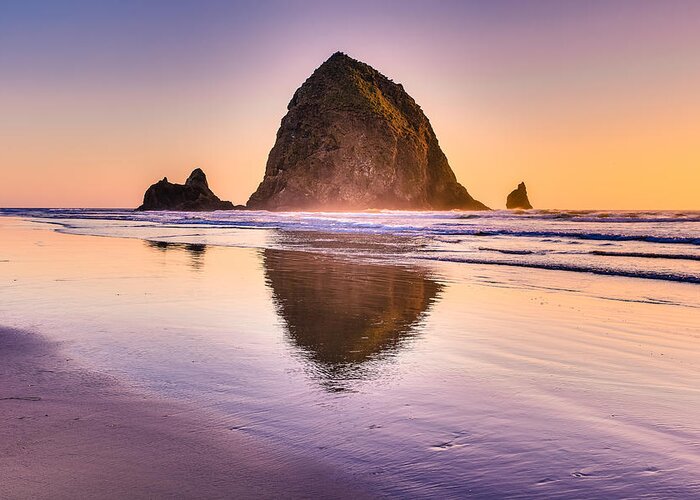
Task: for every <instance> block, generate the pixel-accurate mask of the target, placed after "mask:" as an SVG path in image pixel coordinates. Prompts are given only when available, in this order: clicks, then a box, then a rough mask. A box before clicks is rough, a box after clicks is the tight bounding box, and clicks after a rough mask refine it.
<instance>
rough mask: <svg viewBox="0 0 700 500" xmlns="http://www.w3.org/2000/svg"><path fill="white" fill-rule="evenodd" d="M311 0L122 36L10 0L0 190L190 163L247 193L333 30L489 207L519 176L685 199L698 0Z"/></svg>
mask: <svg viewBox="0 0 700 500" xmlns="http://www.w3.org/2000/svg"><path fill="white" fill-rule="evenodd" d="M272 4H275V2H271V3H270V5H272ZM311 4H313V8H312V6H311ZM311 4H310V6H307V7H305V8H303V9H292V8H291V7H289V6H286V7H285V6H284V5H283V4H282V3H280V4H279V5H276V7H275V9H272V10H275V12H274V13H273V12H269V11H266V10H265V9H262V7H260V9H261V10H259V11H258V10H255V9H256V8H255V7H251V6H248V7H245V8H243V7H239V10H235V8H234V7H230V8H229V10H225V9H224V7H221V6H219V7H217V8H218V9H219V10H217V9H216V8H212V11H211V12H210V11H206V12H203V11H202V12H200V11H198V10H193V11H192V12H194V14H193V13H192V12H190V11H189V10H187V9H185V8H184V7H182V8H181V9H180V10H177V11H174V12H173V13H171V14H170V15H166V16H165V17H164V18H161V17H159V16H160V14H158V13H157V12H151V11H147V12H142V13H140V14H142V16H141V18H140V20H139V21H130V22H132V23H140V24H136V25H133V26H132V25H130V26H128V28H129V29H131V30H135V32H136V33H138V34H139V36H137V37H136V40H135V41H133V42H131V41H126V40H124V38H123V37H124V35H125V33H124V32H123V30H124V29H126V28H125V27H123V26H121V25H119V24H118V23H117V21H115V20H114V19H117V20H118V19H119V16H120V15H124V16H126V14H125V13H123V12H111V11H108V12H102V11H98V10H95V11H87V12H81V14H82V15H81V16H78V18H77V19H73V18H72V17H70V18H69V17H66V18H56V20H54V18H51V21H50V22H51V23H52V24H51V25H50V26H48V27H47V26H46V25H45V24H42V23H46V22H47V21H46V19H47V18H48V17H47V18H41V17H40V16H39V14H38V13H36V12H33V11H30V10H31V9H29V8H27V9H28V11H26V12H25V11H21V12H17V13H10V14H8V15H7V16H5V18H6V21H0V45H4V46H5V47H7V46H9V45H8V43H9V42H13V44H14V45H13V47H14V48H15V49H16V50H15V51H14V52H13V53H10V52H7V53H5V52H3V51H2V49H0V72H2V74H3V79H2V80H3V81H2V82H0V108H2V110H3V113H2V118H0V169H1V171H2V182H0V206H1V207H30V206H34V207H37V206H42V207H125V208H127V207H136V206H138V205H139V204H140V202H141V200H142V196H143V192H144V191H145V189H146V188H147V187H148V186H149V185H150V184H152V183H153V182H155V181H157V180H158V179H160V178H162V177H164V176H167V177H168V179H170V180H171V181H174V182H183V181H184V180H185V178H186V177H187V175H188V174H189V172H190V171H191V170H192V169H193V168H195V167H197V166H199V167H201V168H202V169H203V170H204V171H205V172H206V174H207V176H208V178H209V182H210V186H211V187H212V189H213V190H214V192H215V193H217V194H218V195H219V196H220V197H221V198H222V199H227V200H231V201H233V202H234V203H237V204H242V203H245V202H246V200H247V198H248V196H249V195H250V193H251V192H253V191H254V190H255V188H256V187H257V184H258V183H259V182H260V181H261V180H262V176H263V173H264V169H265V162H266V159H267V154H268V152H269V150H270V148H271V147H272V145H273V143H274V140H275V134H276V131H277V128H278V126H279V121H280V119H281V118H282V116H283V115H284V113H285V112H286V105H287V103H288V101H289V99H290V98H291V96H292V94H293V92H294V90H295V89H296V88H298V87H299V86H300V85H301V84H302V83H303V81H304V79H305V78H306V77H308V76H309V75H310V74H311V72H312V71H313V70H314V68H316V67H317V66H319V65H320V64H321V63H322V62H323V60H325V58H327V57H328V56H329V55H330V54H331V53H333V52H334V51H336V50H343V51H345V52H347V53H348V54H349V55H351V56H353V57H355V58H357V59H360V60H363V61H364V62H367V63H368V64H370V65H372V66H374V67H375V68H377V69H378V70H379V71H381V72H382V73H384V74H385V75H387V76H388V77H389V78H392V79H393V80H395V81H397V82H401V83H403V85H404V87H405V88H406V90H407V91H408V92H409V94H411V95H412V96H413V97H414V98H415V99H416V101H417V102H418V104H419V105H421V107H422V108H423V110H424V111H425V113H426V115H427V116H428V118H429V119H430V120H431V123H432V125H433V127H434V129H435V131H436V133H437V136H438V139H439V140H440V144H441V146H442V148H443V150H444V152H445V154H446V155H447V157H448V159H449V162H450V165H451V166H452V169H453V170H454V171H455V173H456V175H457V178H458V179H459V181H460V182H461V183H462V184H463V185H464V186H465V187H466V188H467V189H468V190H469V192H470V194H471V195H472V196H474V197H475V198H476V199H478V200H480V201H482V202H484V203H486V204H487V205H489V206H490V207H492V208H504V205H505V198H506V195H507V194H508V193H509V192H510V191H511V190H512V189H514V188H515V187H516V185H517V184H518V182H520V181H525V182H526V184H527V187H528V191H529V194H530V199H531V201H532V203H533V205H534V206H535V207H536V208H571V209H700V203H699V202H698V196H697V186H698V184H700V148H699V147H698V144H699V143H700V96H698V93H697V89H698V88H700V57H699V56H698V54H700V42H699V41H698V38H697V33H698V32H700V5H698V4H694V3H692V2H684V1H681V0H679V1H676V2H668V3H664V4H660V3H654V2H629V3H625V2H620V3H619V4H616V5H615V6H612V5H607V6H606V5H604V4H601V5H599V6H596V7H594V6H589V7H584V6H574V5H569V6H559V7H557V8H554V7H553V6H552V5H554V4H552V5H550V8H549V9H548V10H547V11H546V12H542V10H543V9H542V3H538V2H533V3H532V5H529V4H528V5H529V7H530V8H528V7H525V5H526V4H527V2H523V3H518V4H511V3H509V2H503V3H502V7H500V8H496V7H486V6H481V7H475V6H473V5H472V6H466V5H460V4H452V3H449V2H445V3H444V4H440V5H439V6H437V5H430V4H429V3H421V2H407V3H406V4H402V5H405V6H406V7H405V8H404V9H403V10H401V11H400V12H397V11H396V9H392V8H391V2H388V3H387V5H386V6H384V7H381V8H377V10H376V12H375V15H374V16H373V17H372V18H371V19H367V20H366V22H364V24H362V31H361V32H358V30H357V26H359V24H358V23H360V20H365V17H364V14H363V10H362V9H361V8H359V7H357V6H355V7H352V6H349V5H343V6H340V5H338V4H335V5H331V3H327V4H323V3H319V4H315V3H314V2H312V3H311ZM499 5H500V4H499ZM516 6H520V7H516ZM537 6H539V7H537ZM394 7H396V6H395V5H394ZM364 8H365V9H366V8H369V5H365V7H364ZM47 9H48V7H47ZM76 9H77V7H76ZM86 9H87V7H86ZM93 9H97V7H94V8H93ZM105 9H106V8H105ZM144 9H146V7H144ZM241 9H242V10H241ZM246 9H247V10H246ZM470 9H471V10H470ZM243 10H245V12H243ZM297 10H298V11H299V12H296V11H297ZM516 11H518V12H516ZM11 14H14V15H15V18H13V16H12V15H11ZM132 14H133V13H132V12H130V13H129V15H132ZM157 14H158V15H157ZM244 14H245V15H244ZM188 16H189V17H188ZM193 16H194V17H193ZM7 19H9V20H7ZM37 19H43V20H42V21H41V22H39V21H38V20H37ZM241 19H243V21H245V23H243V21H241ZM426 20H429V21H430V23H428V24H429V25H430V26H439V27H440V29H437V28H436V29H434V30H432V29H430V30H429V31H430V32H427V31H425V29H424V28H421V29H418V27H425V26H426V24H425V21H426ZM224 21H231V23H233V24H234V25H232V26H229V25H227V24H226V22H224ZM3 22H4V23H5V24H7V25H8V26H10V27H11V28H14V29H8V30H6V31H7V33H6V34H3V33H2V31H3V30H2V28H3V26H4V25H3V24H2V23H3ZM249 22H250V23H249ZM13 23H14V24H13ZM81 23H84V24H81ZM89 23H91V24H89ZM151 23H155V24H151ZM158 23H160V24H158ZM189 23H192V24H191V25H190V24H189ZM235 23H243V24H241V29H240V30H238V31H236V24H235ZM246 23H249V25H248V24H246ZM244 25H245V26H247V27H246V28H245V29H243V26H244ZM77 26H80V27H83V28H85V29H84V31H80V32H78V34H75V29H76V27H77ZM86 26H89V27H86ZM317 26H320V28H318V29H315V27H317ZM183 27H187V28H188V29H192V34H187V35H182V34H181V32H180V31H179V29H180V28H183ZM467 28H468V29H467ZM148 30H152V31H153V32H154V33H153V34H152V35H151V34H150V32H149V31H148ZM47 32H48V34H47ZM416 33H422V35H421V36H417V35H416ZM195 35H196V36H195ZM3 40H5V42H8V43H5V42H3ZM285 40H287V41H293V42H294V43H291V42H290V43H284V41H285ZM137 42H138V43H137ZM5 75H8V77H7V78H5Z"/></svg>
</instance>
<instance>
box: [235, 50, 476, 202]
mask: <svg viewBox="0 0 700 500" xmlns="http://www.w3.org/2000/svg"><path fill="white" fill-rule="evenodd" d="M287 109H288V112H287V114H286V116H285V117H284V118H283V119H282V123H281V126H280V128H279V131H278V132H277V139H276V142H275V145H274V146H273V148H272V150H271V151H270V155H269V157H268V161H267V166H266V169H265V176H264V179H263V181H262V182H261V183H260V185H259V187H258V189H257V190H256V191H255V193H253V194H252V195H251V197H250V199H249V200H248V207H249V208H253V209H267V210H300V209H306V210H319V209H322V210H362V209H371V208H387V209H433V210H444V209H468V210H484V209H487V207H486V206H485V205H484V204H482V203H480V202H478V201H476V200H475V199H474V198H472V197H471V196H470V195H469V193H468V192H467V190H466V189H465V188H464V186H462V185H461V184H460V183H459V182H457V179H456V177H455V174H454V173H453V172H452V169H451V168H450V165H449V164H448V162H447V158H446V157H445V155H444V153H443V152H442V150H441V149H440V145H439V144H438V140H437V137H436V136H435V132H434V131H433V129H432V127H431V125H430V122H429V121H428V118H427V117H426V116H425V114H424V113H423V111H422V110H421V108H420V107H419V106H418V104H416V102H415V101H414V100H413V98H412V97H411V96H409V95H408V94H407V93H406V91H405V90H404V88H403V86H402V85H400V84H397V83H394V82H392V81H391V80H389V79H388V78H387V77H385V76H384V75H382V74H381V73H379V72H378V71H377V70H375V69H373V68H372V67H370V66H369V65H367V64H365V63H362V62H360V61H357V60H355V59H352V58H351V57H349V56H347V55H345V54H343V53H341V52H336V53H335V54H333V55H332V56H331V57H330V58H329V59H328V60H327V61H326V62H324V63H323V64H322V65H321V66H320V67H319V68H318V69H316V71H314V73H313V74H312V75H311V76H310V77H309V78H308V79H307V80H306V82H304V84H303V85H302V86H301V87H300V88H299V89H298V90H297V91H296V92H295V93H294V96H293V97H292V100H291V102H290V103H289V105H288V106H287Z"/></svg>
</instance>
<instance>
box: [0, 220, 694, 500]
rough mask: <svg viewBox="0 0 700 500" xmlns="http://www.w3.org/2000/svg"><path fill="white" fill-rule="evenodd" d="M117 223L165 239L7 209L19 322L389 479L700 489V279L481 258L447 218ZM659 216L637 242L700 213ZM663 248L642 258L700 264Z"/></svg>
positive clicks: (619, 490)
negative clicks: (387, 227)
mask: <svg viewBox="0 0 700 500" xmlns="http://www.w3.org/2000/svg"><path fill="white" fill-rule="evenodd" d="M655 217H657V218H658V216H655ZM467 220H468V219H467ZM52 222H57V220H55V219H54V220H52ZM59 222H61V224H60V225H59V226H58V227H59V228H61V230H62V231H63V230H65V229H66V228H69V229H70V230H71V231H73V232H78V233H80V232H92V233H93V234H103V233H100V231H106V230H105V229H104V228H105V226H106V225H105V223H104V222H103V221H101V220H97V221H91V220H89V219H85V218H83V219H76V220H71V221H68V220H67V219H65V218H63V219H60V221H59ZM394 222H396V219H394ZM450 223H452V222H450ZM684 223H685V224H687V225H689V224H692V223H693V222H692V221H691V222H689V221H686V222H684ZM696 223H697V222H696ZM119 224H120V226H119V227H118V228H117V229H115V227H114V226H112V227H111V229H110V231H112V233H119V234H120V235H121V236H130V237H132V238H139V237H143V238H151V239H150V240H146V239H144V240H141V239H125V238H96V237H90V236H83V235H74V234H62V233H58V232H56V231H54V230H53V228H54V227H56V226H54V225H48V224H38V223H35V222H29V221H27V220H25V219H19V218H0V235H1V236H2V248H1V249H0V280H1V281H0V284H1V286H0V324H3V325H5V326H12V327H20V328H27V329H31V330H36V331H38V332H41V333H44V334H46V335H48V336H50V337H51V338H53V339H57V340H61V341H62V342H63V345H64V348H65V350H66V352H67V353H69V354H70V355H74V356H76V357H79V358H81V360H83V361H84V362H85V363H87V364H89V365H91V366H94V367H97V368H99V369H100V370H102V371H106V372H107V373H109V374H112V375H114V376H117V377H119V378H121V379H125V380H128V381H129V382H130V383H131V384H133V385H134V386H136V387H139V388H143V389H144V390H147V391H152V392H154V393H156V394H162V395H166V396H169V397H176V398H180V399H184V400H187V401H190V402H191V403H193V405H195V406H197V407H206V408H207V409H208V410H213V411H215V412H216V413H217V414H218V415H220V418H221V425H225V426H227V427H228V428H230V429H231V432H242V433H247V434H250V435H253V436H256V437H258V438H260V439H264V440H268V441H272V442H276V443H279V444H280V445H284V446H290V447H293V448H295V449H297V450H300V451H302V452H304V453H307V454H309V455H312V456H315V457H319V458H321V459H322V460H324V461H326V462H328V463H330V464H333V465H336V466H338V467H342V468H344V469H347V470H349V471H351V472H352V473H354V474H355V475H356V476H357V479H358V481H367V482H371V483H373V484H376V486H377V488H378V489H379V491H380V492H383V493H387V494H390V495H406V494H411V495H414V496H438V495H442V496H448V497H449V496H454V497H456V496H464V495H466V494H471V495H474V496H489V495H500V496H509V497H526V496H530V497H531V496H554V497H561V498H565V497H571V498H580V497H582V496H586V497H606V498H621V497H639V496H640V495H642V494H648V495H651V496H654V497H659V498H669V497H679V498H680V497H691V496H698V495H700V294H699V293H698V292H699V290H700V289H699V288H698V285H697V284H695V283H693V282H692V280H690V281H688V280H678V279H664V278H663V277H662V278H661V279H641V278H639V277H630V276H628V275H622V276H620V275H619V274H620V273H610V274H615V275H600V274H591V273H581V272H565V271H561V270H552V269H539V268H537V266H529V267H528V268H527V269H525V268H520V267H514V266H512V265H507V266H504V265H492V264H491V262H486V263H484V262H482V263H474V262H471V263H465V262H470V261H471V260H474V259H469V260H468V259H464V258H461V259H457V258H454V257H455V255H454V254H455V253H461V254H464V252H466V251H467V250H465V247H464V244H462V246H461V247H459V248H458V245H457V244H455V243H454V242H453V241H452V240H449V238H452V237H453V236H454V235H452V236H450V235H447V236H446V235H445V234H443V233H444V231H443V233H441V234H439V235H437V236H435V235H433V236H430V237H426V236H425V235H416V234H412V233H410V232H406V231H403V230H402V231H345V230H342V231H329V230H328V228H325V229H324V228H322V227H319V224H318V223H314V227H313V228H311V230H309V229H308V228H307V229H306V230H303V231H302V230H298V228H297V229H295V228H290V227H282V228H280V227H276V226H275V227H261V228H259V229H255V230H252V231H251V230H248V229H241V228H231V227H228V226H227V227H219V226H217V227H216V228H214V229H208V230H204V231H203V230H202V229H201V228H199V227H198V228H196V231H193V230H192V229H193V228H192V227H190V226H189V225H185V227H174V226H173V225H168V226H164V225H163V224H162V223H158V222H154V221H141V222H139V223H134V221H133V220H129V221H127V222H126V223H124V221H119ZM415 224H416V222H415V221H414V220H412V221H411V222H410V224H409V223H406V224H403V225H405V226H408V225H415ZM430 224H431V225H434V224H435V221H431V222H430ZM492 224H496V223H495V222H492ZM533 224H540V223H539V222H533ZM577 224H578V226H581V227H583V226H585V224H597V223H596V222H590V223H589V222H586V221H583V220H582V221H579V222H578V223H577ZM648 224H649V225H650V226H649V227H651V226H652V225H657V226H658V225H662V224H663V223H662V222H648ZM137 226H139V227H137ZM153 226H155V227H153ZM86 227H87V228H88V229H85V228H86ZM693 227H694V226H693ZM164 229H165V230H167V232H168V234H165V232H164ZM541 229H542V228H541V227H539V229H538V230H540V231H539V232H542V231H541ZM188 231H189V233H188ZM239 231H244V232H245V233H244V234H238V232H239ZM566 231H568V232H569V233H571V232H575V231H576V230H574V229H572V228H568V229H567V230H566ZM596 231H597V233H596V234H599V233H600V232H601V231H602V230H599V229H597V230H596ZM596 231H590V230H588V232H587V234H593V233H594V232H596ZM634 231H638V232H639V234H640V235H641V236H645V235H644V234H641V233H642V232H644V233H649V232H650V231H652V229H649V228H645V229H644V230H642V229H634V230H633V231H628V232H627V233H625V234H628V233H630V232H634ZM653 231H656V232H655V233H653V234H651V233H649V234H646V236H649V237H652V236H653V237H654V238H657V239H660V238H662V237H663V238H666V240H665V242H660V241H659V242H652V241H651V240H649V241H645V240H642V239H638V240H635V243H634V244H635V245H644V244H649V245H651V244H657V245H676V244H677V245H685V246H683V249H682V252H680V251H677V249H676V248H675V247H674V248H672V250H673V252H674V253H675V254H680V253H683V252H690V254H692V255H695V254H694V253H693V252H697V249H696V247H695V246H694V244H693V243H692V242H690V241H689V238H693V237H695V236H694V235H693V234H692V232H691V231H685V232H683V231H680V230H678V229H677V228H676V229H673V230H672V231H669V230H668V229H666V228H663V227H662V228H661V229H653ZM154 232H155V233H156V234H157V235H158V237H156V238H155V239H153V235H154ZM462 232H463V233H464V230H462ZM670 232H672V233H674V234H670ZM188 234H190V235H194V236H188ZM203 234H204V236H202V235H203ZM222 234H225V236H222ZM168 236H169V237H168ZM501 236H502V235H501ZM501 236H495V237H494V238H495V239H494V238H491V239H489V240H488V243H487V244H488V245H493V244H495V243H500V244H502V245H503V246H502V247H498V249H499V250H504V249H505V250H512V251H522V250H523V249H524V248H523V246H522V245H516V244H515V243H513V241H512V240H507V239H504V238H501ZM618 236H619V234H618ZM445 237H446V238H448V240H449V241H447V243H445V245H447V248H441V247H440V245H441V244H442V243H441V242H440V238H445ZM454 237H455V238H457V237H458V236H454ZM459 237H461V238H465V236H464V235H462V236H459ZM551 237H552V236H543V237H538V238H544V239H546V238H551ZM672 237H673V238H676V239H677V240H678V239H679V238H685V239H686V240H688V241H685V240H684V241H685V242H684V243H669V241H670V240H669V238H672ZM498 238H501V239H500V240H499V239H498ZM529 238H530V239H529V240H528V241H531V242H532V245H531V246H536V245H538V244H547V242H544V243H542V242H540V240H539V239H537V241H532V238H531V237H529ZM557 238H564V237H563V236H559V237H557ZM555 239H556V238H555ZM647 239H648V238H647ZM222 240H225V241H222ZM596 241H598V242H599V241H600V240H596ZM610 241H611V240H610V239H608V240H606V242H610ZM625 241H627V240H625ZM679 241H680V240H679ZM206 243H209V244H206ZM222 244H225V245H230V246H221V245H222ZM468 244H469V245H471V242H469V243H468ZM584 244H586V243H584ZM456 245H457V246H456ZM480 245H482V246H483V244H480ZM554 245H555V246H556V245H559V246H563V245H565V243H561V242H558V243H557V242H555V243H554ZM240 247H247V248H240ZM506 247H507V248H506ZM529 249H531V248H529ZM442 250H445V251H442ZM593 250H595V249H594V248H593V247H591V248H586V251H587V252H589V251H593ZM618 250H620V249H618ZM622 250H624V251H626V252H627V253H632V252H631V251H629V248H624V249H622ZM471 251H472V252H473V253H474V255H480V253H479V251H477V250H471ZM547 251H548V252H550V253H551V252H553V251H556V250H553V247H552V246H551V245H550V246H549V247H547ZM640 251H641V250H640ZM643 251H644V252H647V250H646V249H643ZM654 251H655V253H661V252H664V251H670V250H668V249H667V250H663V249H661V250H660V251H659V248H656V247H655V248H654ZM431 252H432V253H431ZM481 252H482V253H485V254H500V253H502V252H493V251H490V250H483V251H481ZM439 253H441V254H448V257H449V258H441V257H440V258H434V257H435V256H436V255H437V254H439ZM502 254H503V255H506V256H507V257H508V258H509V259H514V260H513V262H514V263H517V262H520V261H519V260H518V259H519V258H520V254H514V253H511V254H508V253H502ZM425 255H429V256H430V258H422V257H424V256H425ZM552 255H554V254H552ZM593 255H594V256H595V257H596V258H602V257H604V256H603V255H597V256H596V255H595V254H593ZM462 257H464V255H462ZM526 258H527V257H526ZM542 258H544V259H549V258H558V257H551V255H549V256H545V257H542ZM567 258H570V257H567ZM591 258H593V257H591ZM609 258H611V259H616V258H620V257H609ZM624 258H626V259H639V258H640V257H624ZM643 259H644V260H645V262H646V261H650V260H654V262H657V261H658V260H660V259H658V258H651V257H643ZM663 260H664V261H668V262H661V263H660V264H652V266H657V265H660V266H665V267H662V268H656V267H652V268H644V271H645V272H647V273H657V274H666V275H668V274H672V275H673V276H681V275H684V276H691V277H692V276H694V275H695V273H697V266H695V264H696V263H697V261H696V260H693V259H692V258H691V259H673V258H671V259H663ZM681 260H682V262H683V263H684V264H683V265H685V267H682V266H679V264H678V262H679V261H681ZM526 263H527V264H531V263H532V261H529V260H526ZM597 264H598V263H596V265H597ZM625 265H629V269H631V270H637V271H639V270H640V268H641V267H642V266H641V265H640V266H634V265H633V262H631V261H630V263H628V264H625ZM694 266H695V267H694ZM607 268H608V269H609V268H614V269H616V270H617V269H619V268H620V265H618V264H617V263H614V264H613V265H611V266H607ZM554 269H556V268H554ZM699 275H700V274H699Z"/></svg>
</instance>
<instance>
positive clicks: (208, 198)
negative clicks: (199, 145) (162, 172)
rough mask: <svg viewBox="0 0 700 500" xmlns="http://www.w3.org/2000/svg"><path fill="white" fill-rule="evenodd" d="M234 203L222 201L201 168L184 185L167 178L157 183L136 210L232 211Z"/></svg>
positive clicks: (147, 192)
mask: <svg viewBox="0 0 700 500" xmlns="http://www.w3.org/2000/svg"><path fill="white" fill-rule="evenodd" d="M234 208H238V207H234V205H233V203H231V202H230V201H222V200H220V199H219V197H218V196H216V195H215V194H214V193H213V192H212V190H211V189H209V184H208V183H207V176H206V175H205V174H204V171H202V169H201V168H196V169H194V170H193V171H192V173H191V174H190V176H189V177H188V178H187V180H186V181H185V183H184V184H174V183H171V182H168V178H167V177H163V180H161V181H158V182H156V183H155V184H153V185H151V187H149V188H148V189H147V190H146V193H145V194H144V195H143V204H142V205H141V206H140V207H139V208H137V209H136V210H182V211H208V210H232V209H234Z"/></svg>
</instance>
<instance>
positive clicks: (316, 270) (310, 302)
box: [263, 249, 442, 381]
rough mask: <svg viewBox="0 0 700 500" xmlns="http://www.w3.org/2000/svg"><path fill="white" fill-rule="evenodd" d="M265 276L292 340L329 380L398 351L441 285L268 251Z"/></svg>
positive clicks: (413, 275)
mask: <svg viewBox="0 0 700 500" xmlns="http://www.w3.org/2000/svg"><path fill="white" fill-rule="evenodd" d="M263 262H264V268H265V276H266V279H267V281H268V284H269V286H270V288H271V289H272V293H273V296H274V300H275V303H276V305H277V309H278V312H279V314H280V316H281V317H282V319H284V322H285V323H286V326H287V331H288V334H289V337H290V339H291V340H292V341H293V342H294V344H296V346H298V347H299V348H300V349H301V350H302V351H303V353H304V355H305V357H306V358H307V359H309V360H311V361H313V362H314V365H315V366H314V369H315V370H316V371H320V372H321V374H322V375H323V378H324V379H326V381H328V379H331V381H339V380H343V379H347V378H350V377H352V378H358V377H360V378H361V377H362V374H363V370H362V369H361V364H362V363H364V362H365V361H368V360H370V359H376V358H378V357H380V355H382V354H390V353H392V352H395V351H396V350H397V349H399V348H400V347H401V346H402V341H403V340H405V339H407V338H410V337H411V336H412V334H414V332H415V329H416V326H417V324H418V322H419V320H420V319H421V317H422V316H423V314H424V313H425V312H426V311H427V310H428V308H429V307H430V304H431V303H432V302H433V301H434V300H435V299H436V298H437V296H438V294H439V293H440V290H441V288H442V286H441V285H440V284H439V283H437V282H435V281H433V280H432V279H430V278H429V277H428V276H427V273H425V272H422V271H415V270H408V269H405V268H402V267H398V266H384V265H376V264H364V263H353V262H351V261H349V260H345V259H342V258H337V257H332V256H328V255H323V254H317V253H306V252H291V251H280V250H269V249H268V250H265V251H264V252H263Z"/></svg>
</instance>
